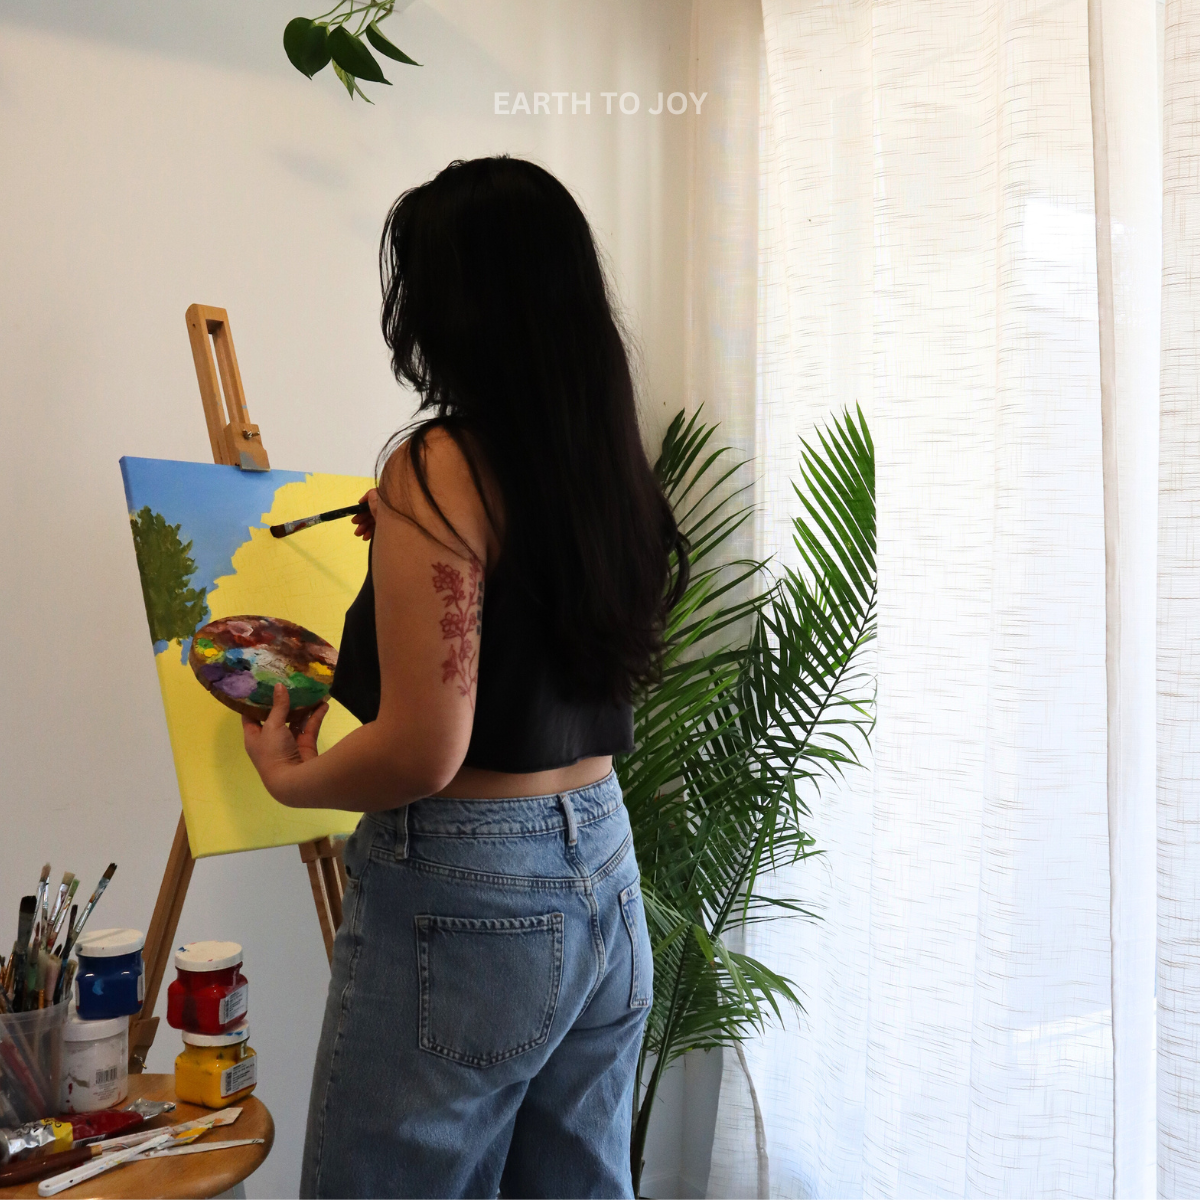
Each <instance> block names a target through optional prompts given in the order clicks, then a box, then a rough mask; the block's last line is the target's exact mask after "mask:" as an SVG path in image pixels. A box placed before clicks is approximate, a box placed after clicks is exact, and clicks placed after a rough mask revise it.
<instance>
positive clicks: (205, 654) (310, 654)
mask: <svg viewBox="0 0 1200 1200" xmlns="http://www.w3.org/2000/svg"><path fill="white" fill-rule="evenodd" d="M188 665H189V666H190V667H191V668H192V670H193V671H194V672H195V673H196V678H197V679H198V680H199V681H200V683H201V686H203V687H204V689H205V690H206V691H207V692H209V693H210V694H211V695H212V697H213V698H214V699H215V700H219V701H220V702H221V703H222V704H224V705H226V706H227V707H229V708H232V709H233V710H234V712H239V713H242V714H243V715H244V716H249V717H255V718H258V719H261V718H263V717H265V716H266V715H267V713H268V712H269V711H270V709H271V701H272V697H273V694H274V689H275V685H276V684H277V683H282V684H284V685H285V686H286V687H287V690H288V697H289V699H290V700H291V713H292V715H293V716H303V715H304V713H306V712H309V711H311V710H312V709H314V708H316V707H317V705H318V704H321V703H323V702H324V701H325V700H327V699H328V697H329V688H330V685H331V684H332V683H333V669H334V667H335V666H336V665H337V650H335V649H334V647H333V646H331V645H330V644H329V643H328V642H327V641H326V640H325V639H324V638H322V637H318V636H317V635H316V634H315V633H313V632H312V631H311V630H309V629H305V628H304V627H303V626H302V625H297V624H295V623H294V622H292V621H285V620H284V619H283V618H282V617H221V618H220V619H219V620H216V621H210V622H209V623H208V624H207V625H205V626H204V627H203V628H202V629H198V630H197V631H196V635H195V637H194V638H193V639H192V648H191V651H190V652H189V653H188Z"/></svg>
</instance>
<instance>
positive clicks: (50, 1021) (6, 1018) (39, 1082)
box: [0, 1000, 67, 1125]
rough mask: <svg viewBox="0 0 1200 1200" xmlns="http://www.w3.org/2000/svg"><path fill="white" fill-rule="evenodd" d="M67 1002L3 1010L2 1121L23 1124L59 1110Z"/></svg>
mask: <svg viewBox="0 0 1200 1200" xmlns="http://www.w3.org/2000/svg"><path fill="white" fill-rule="evenodd" d="M66 1019H67V1002H66V1001H65V1000H63V1001H62V1002H60V1003H59V1004H56V1005H54V1006H53V1007H52V1008H41V1009H34V1011H33V1012H25V1013H0V1125H23V1124H25V1122H26V1121H36V1120H39V1119H40V1118H41V1117H52V1116H54V1114H55V1113H57V1112H58V1088H59V1072H60V1068H61V1065H62V1044H63V1025H64V1023H65V1022H66Z"/></svg>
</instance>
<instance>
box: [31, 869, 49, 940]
mask: <svg viewBox="0 0 1200 1200" xmlns="http://www.w3.org/2000/svg"><path fill="white" fill-rule="evenodd" d="M49 880H50V864H49V863H46V865H45V866H44V867H42V877H41V878H40V879H39V880H38V885H37V893H36V895H35V897H34V903H33V917H34V923H33V940H34V942H35V943H36V942H40V941H41V940H42V931H43V929H44V928H45V926H46V925H48V924H49V921H48V920H47V919H46V918H47V913H46V900H47V897H48V896H49V893H50V882H49Z"/></svg>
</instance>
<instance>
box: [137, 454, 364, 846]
mask: <svg viewBox="0 0 1200 1200" xmlns="http://www.w3.org/2000/svg"><path fill="white" fill-rule="evenodd" d="M121 473H122V476H123V477H124V480H125V499H126V502H127V506H128V509H129V521H130V528H131V532H132V534H133V540H134V547H135V551H136V557H137V563H138V570H139V573H140V575H141V581H142V594H143V597H144V599H145V602H146V618H147V621H148V623H149V637H150V641H151V642H152V643H153V652H154V661H155V665H156V667H157V669H158V680H159V685H160V687H161V689H162V698H163V707H164V709H165V710H166V717H167V730H168V732H169V734H170V738H171V751H172V754H173V756H174V759H175V772H176V775H177V776H178V779H179V792H180V795H181V797H182V799H183V811H184V814H185V816H186V818H187V827H188V837H189V840H190V842H191V848H192V853H193V855H195V856H196V857H197V858H200V857H203V856H204V855H209V854H227V853H229V852H231V851H235V850H253V849H258V848H260V847H263V846H286V845H292V844H295V843H298V842H305V841H309V840H310V839H313V838H320V837H325V836H327V835H331V834H338V833H348V832H350V831H351V830H352V829H353V828H354V826H355V824H356V822H357V815H356V814H355V813H347V812H341V811H337V810H316V809H302V810H299V809H290V808H285V807H284V806H283V805H281V804H277V803H276V802H275V801H274V800H273V799H271V797H270V796H269V795H268V794H267V791H266V789H265V788H264V787H263V786H262V783H261V782H260V780H259V778H258V774H257V773H256V772H255V770H254V767H253V766H252V765H251V763H250V760H249V759H248V758H247V757H246V753H245V750H244V749H243V746H242V721H241V717H240V716H239V715H238V713H237V712H236V711H234V708H232V707H230V706H229V705H228V704H227V703H218V700H217V698H215V696H214V694H210V691H211V687H209V686H208V685H202V683H201V681H200V678H198V676H197V671H196V669H195V668H196V663H197V662H198V661H199V662H201V663H203V660H204V654H205V653H207V654H208V655H209V656H210V657H211V655H212V654H213V650H212V648H211V646H209V645H208V644H207V643H206V644H205V645H202V646H196V647H194V646H193V642H194V641H197V642H204V641H205V639H204V638H200V639H196V638H195V637H194V635H195V634H196V632H197V630H200V629H201V628H202V627H203V626H205V625H208V624H210V623H212V622H218V623H219V622H222V621H223V620H224V619H227V618H231V617H232V618H236V617H242V616H247V615H253V616H258V617H264V618H271V619H272V621H273V622H274V623H276V624H283V625H287V623H289V622H290V623H292V625H294V626H300V627H302V629H303V630H305V631H311V632H312V633H313V634H315V635H316V638H315V639H314V641H316V642H320V641H324V642H328V643H330V644H332V645H333V646H335V647H336V646H337V645H338V643H339V641H340V640H341V635H342V622H343V619H344V617H345V612H346V609H347V608H348V607H349V606H350V603H351V601H352V600H353V599H354V597H355V595H356V594H357V593H358V589H359V588H360V587H361V586H362V581H363V577H364V576H365V574H366V570H367V548H366V545H365V544H364V543H363V542H362V541H361V540H359V539H358V538H356V537H354V536H353V532H352V529H353V527H352V526H351V524H350V522H348V521H332V522H329V523H327V524H323V525H316V526H314V527H313V528H311V529H305V530H303V531H301V532H299V533H295V534H293V535H292V536H290V537H286V538H275V537H273V536H272V535H271V533H270V529H269V527H270V526H271V525H278V524H281V523H282V522H284V521H291V520H295V519H297V518H300V517H307V516H311V515H312V514H313V513H318V512H325V511H327V510H329V509H333V508H340V507H342V506H344V505H347V504H354V503H356V502H357V501H358V500H359V498H360V497H361V496H362V494H363V492H365V491H366V490H367V489H368V488H370V487H373V486H374V480H372V479H367V478H361V477H358V476H350V475H322V474H312V473H304V472H298V471H275V470H273V471H262V472H259V471H243V470H241V468H239V467H226V466H216V465H213V464H210V463H189V462H171V461H168V460H165V459H156V458H123V459H121ZM215 628H218V629H219V628H223V626H222V625H220V624H218V625H217V626H215ZM194 651H195V652H194ZM189 656H191V659H192V663H191V665H189ZM318 666H319V664H318ZM226 699H228V698H226ZM235 707H236V705H235ZM357 724H358V722H357V721H356V720H355V719H354V717H352V716H351V715H350V714H349V713H348V712H347V711H346V710H345V709H344V708H343V707H342V706H341V705H340V704H338V703H337V701H336V700H334V701H331V702H330V710H329V713H328V715H327V716H326V718H325V722H324V725H323V726H322V729H321V739H320V745H321V747H322V748H325V747H328V746H330V745H332V744H333V743H334V742H335V741H337V740H338V739H339V738H341V737H344V736H345V735H346V734H347V733H349V732H350V730H352V729H353V728H354V727H355V726H356V725H357Z"/></svg>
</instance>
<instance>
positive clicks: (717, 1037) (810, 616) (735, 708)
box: [616, 410, 876, 1194]
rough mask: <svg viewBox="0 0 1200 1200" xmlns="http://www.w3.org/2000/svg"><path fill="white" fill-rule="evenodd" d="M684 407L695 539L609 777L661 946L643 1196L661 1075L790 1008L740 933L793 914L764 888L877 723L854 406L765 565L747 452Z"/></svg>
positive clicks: (864, 443) (675, 500)
mask: <svg viewBox="0 0 1200 1200" xmlns="http://www.w3.org/2000/svg"><path fill="white" fill-rule="evenodd" d="M715 432H716V429H715V427H714V426H711V425H706V424H704V423H703V422H701V421H700V419H699V415H698V414H697V415H696V416H693V417H692V418H691V419H689V420H685V419H684V414H683V413H680V414H679V415H678V416H677V417H676V418H675V420H674V421H673V422H672V423H671V425H670V427H669V428H668V430H667V433H666V435H665V437H664V439H663V443H662V452H661V454H660V455H659V458H658V461H657V463H656V471H657V473H658V477H659V479H660V481H661V483H662V486H663V488H664V490H665V492H666V494H667V497H668V499H669V500H670V501H671V504H672V506H673V507H674V509H675V513H676V519H677V520H678V522H679V525H680V528H681V530H682V531H683V533H684V534H685V536H686V537H687V539H688V541H689V543H690V545H691V548H692V552H691V561H692V575H691V582H690V584H689V586H688V589H687V591H686V593H685V595H684V596H683V599H682V600H681V601H680V603H679V604H678V605H677V606H676V608H675V609H674V611H673V612H672V614H671V617H670V621H669V625H668V628H667V630H666V639H665V640H666V654H665V657H664V663H663V670H662V676H661V679H660V680H659V682H658V683H657V684H656V685H655V686H653V687H652V688H651V689H649V690H648V692H647V694H646V695H645V697H644V698H643V700H642V702H641V703H640V705H639V706H638V707H637V710H636V714H635V742H636V745H635V748H634V750H633V752H632V753H630V754H628V755H626V756H624V757H623V758H621V759H620V760H619V761H618V762H617V764H616V769H617V774H618V776H619V778H620V781H621V786H622V789H623V791H624V794H625V803H626V806H627V807H628V809H629V815H630V819H631V822H632V825H633V833H634V841H635V845H636V847H637V853H638V862H639V866H640V869H641V876H642V882H641V888H642V895H643V898H644V903H645V907H646V916H647V921H648V923H649V926H650V933H651V939H652V942H653V945H654V1004H653V1007H652V1009H651V1011H650V1016H649V1019H648V1021H647V1024H646V1034H645V1039H644V1042H643V1046H642V1051H641V1058H640V1060H639V1064H638V1080H639V1087H638V1088H637V1090H636V1093H635V1097H634V1120H633V1135H632V1140H631V1145H630V1161H631V1165H632V1169H633V1181H634V1189H635V1194H640V1182H641V1173H642V1166H643V1159H644V1152H645V1144H646V1132H647V1129H648V1127H649V1121H650V1114H651V1112H652V1110H653V1106H654V1103H655V1100H656V1098H657V1095H658V1088H659V1084H660V1082H661V1080H662V1077H663V1073H664V1071H665V1070H666V1069H667V1067H669V1066H670V1064H671V1063H672V1062H674V1061H675V1060H676V1059H677V1058H679V1057H680V1056H681V1055H682V1054H684V1053H686V1052H687V1051H688V1050H692V1049H712V1048H715V1047H718V1046H730V1047H734V1048H735V1049H737V1048H739V1045H740V1043H741V1041H742V1040H744V1039H745V1038H746V1037H748V1036H750V1035H751V1034H752V1033H753V1032H754V1031H756V1030H758V1029H761V1028H762V1027H763V1025H764V1023H765V1021H766V1020H767V1019H768V1017H769V1015H770V1014H772V1013H773V1014H775V1016H777V1017H778V1016H781V1015H782V1009H783V1007H784V1006H794V1007H796V1008H799V1006H800V999H799V997H798V996H797V994H796V992H795V989H794V987H793V985H792V983H791V981H789V980H788V979H786V978H784V977H783V976H782V975H780V974H778V973H777V972H775V971H773V970H772V969H771V968H770V967H769V966H768V965H767V964H765V963H763V962H760V961H758V960H757V959H755V958H753V957H751V956H750V955H747V954H745V953H741V952H739V951H737V950H735V949H734V948H732V946H731V944H730V943H731V937H730V935H731V934H732V933H734V932H735V931H736V930H738V929H739V927H742V926H745V925H746V924H748V923H749V922H752V921H761V920H770V919H773V918H777V917H780V916H786V915H790V914H796V913H804V912H805V910H804V908H803V906H802V905H801V904H800V903H799V902H797V901H795V900H790V899H786V898H779V897H776V896H773V895H766V894H764V893H763V892H761V891H759V890H758V889H757V886H756V885H757V882H758V880H759V878H760V877H761V876H762V874H763V873H764V872H769V871H771V870H774V869H775V868H777V867H780V866H784V865H787V864H790V863H795V862H797V861H799V860H801V859H803V858H805V857H807V856H808V855H811V854H814V853H818V852H819V851H818V850H817V849H816V847H815V845H814V841H813V839H812V837H811V836H810V835H809V834H808V833H807V832H806V829H805V826H806V824H807V820H806V818H807V817H808V816H809V812H810V810H809V807H808V805H809V802H810V801H811V799H812V798H813V797H814V795H815V794H816V791H817V789H818V788H819V785H820V782H821V780H822V778H825V777H828V776H830V775H831V774H836V773H838V772H841V771H842V770H844V769H845V768H847V767H852V766H855V765H858V763H859V762H860V758H859V755H860V754H861V753H862V751H863V749H864V748H865V747H866V745H867V744H868V741H869V737H870V733H871V730H872V727H873V720H874V718H873V712H874V681H873V678H872V677H871V675H870V674H869V672H868V671H867V670H866V669H865V667H864V664H863V661H862V650H863V647H864V646H865V645H866V644H867V642H868V641H870V639H871V638H872V637H873V636H874V630H875V601H876V578H875V458H874V447H873V444H872V442H871V436H870V432H869V430H868V428H867V424H866V421H865V420H864V418H863V416H862V412H861V410H860V411H858V412H857V414H855V415H851V414H850V413H849V412H846V413H844V414H843V415H842V417H841V418H840V419H838V420H836V421H834V422H832V423H831V424H830V425H829V426H828V427H827V428H825V429H823V430H821V431H820V432H819V433H818V435H817V438H816V444H812V443H809V442H803V443H802V448H801V454H800V478H801V482H800V484H799V485H796V494H797V496H798V498H799V500H800V505H801V509H802V514H801V515H800V516H799V517H797V518H796V519H795V520H794V522H793V527H794V535H795V543H796V547H797V550H798V552H799V566H798V567H796V568H794V569H793V568H788V569H783V570H781V571H779V572H778V573H773V572H772V570H771V568H770V564H769V563H767V562H765V561H757V560H735V561H732V562H731V561H729V560H728V555H727V554H722V553H721V552H722V551H723V550H726V549H727V548H728V547H729V544H730V539H731V538H732V537H733V535H734V534H735V533H736V532H737V530H738V529H740V528H741V527H742V526H743V525H744V524H745V522H746V521H748V520H749V519H750V518H751V516H752V509H751V507H750V506H749V505H748V504H747V503H746V500H745V497H746V491H747V486H748V485H744V486H738V480H739V478H740V472H741V471H742V470H743V469H744V467H745V464H743V463H738V462H734V461H732V460H731V459H730V457H729V451H728V448H727V447H717V448H713V436H714V434H715Z"/></svg>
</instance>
